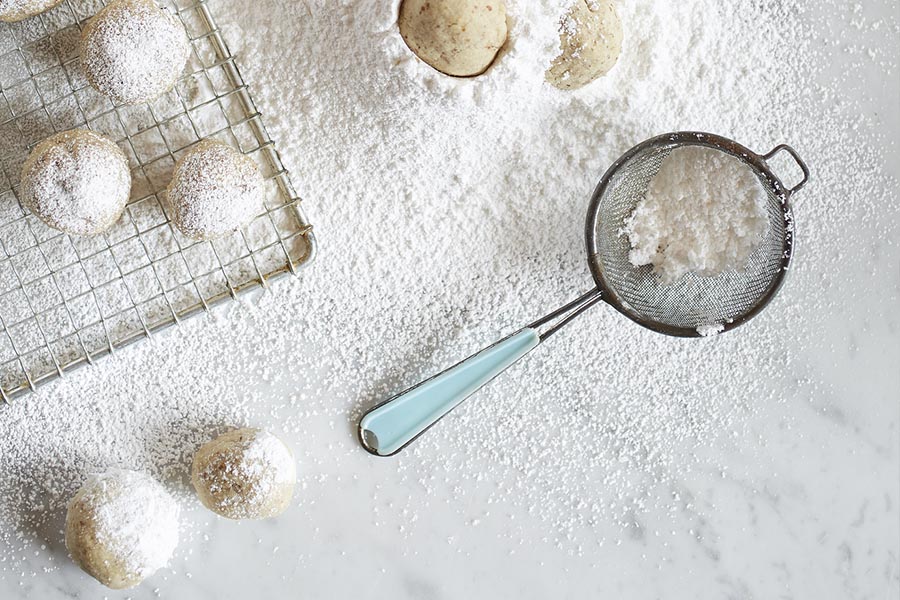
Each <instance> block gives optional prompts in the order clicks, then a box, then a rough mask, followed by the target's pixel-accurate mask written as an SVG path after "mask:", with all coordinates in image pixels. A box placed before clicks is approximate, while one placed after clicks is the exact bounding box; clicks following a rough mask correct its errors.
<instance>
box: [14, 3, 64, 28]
mask: <svg viewBox="0 0 900 600" xmlns="http://www.w3.org/2000/svg"><path fill="white" fill-rule="evenodd" d="M61 2H62V0H0V21H4V22H6V23H15V22H16V21H22V20H24V19H27V18H28V17H33V16H35V15H39V14H41V13H42V12H45V11H48V10H50V9H51V8H54V7H56V6H59V4H60V3H61Z"/></svg>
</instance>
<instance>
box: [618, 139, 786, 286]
mask: <svg viewBox="0 0 900 600" xmlns="http://www.w3.org/2000/svg"><path fill="white" fill-rule="evenodd" d="M767 200H768V196H767V194H766V190H765V189H764V188H763V187H762V184H761V183H760V181H759V179H757V177H756V175H755V174H754V173H753V171H752V170H751V169H750V168H749V167H748V166H746V165H745V164H743V163H742V162H741V161H739V160H738V159H736V158H734V157H732V156H729V155H727V154H725V153H724V152H721V151H719V150H715V149H712V148H706V147H703V146H687V147H682V148H677V149H675V150H674V151H672V153H671V154H669V155H668V156H667V157H666V159H665V160H664V161H663V164H662V166H661V167H660V170H659V173H657V174H656V176H655V177H654V178H653V180H652V181H651V182H650V187H649V188H648V189H647V196H646V198H644V199H643V200H642V201H641V202H639V203H638V205H637V207H636V208H635V210H634V212H633V213H632V214H631V216H630V217H628V218H627V219H626V221H625V228H624V230H623V234H625V235H627V236H628V239H629V241H630V242H631V248H632V249H631V252H630V253H629V255H628V258H629V260H630V261H631V264H633V265H634V266H636V267H642V266H645V265H653V271H654V272H655V273H656V274H657V275H659V278H660V280H661V281H662V283H663V284H672V283H675V282H676V281H678V280H679V279H681V278H682V277H684V276H685V275H687V274H688V273H696V274H698V275H701V276H705V277H714V276H716V275H719V274H721V273H723V272H725V271H726V270H729V269H736V270H740V269H742V268H743V266H744V265H745V263H746V262H747V258H748V257H749V256H750V254H751V253H753V251H754V250H756V248H758V247H759V244H760V242H762V239H763V236H764V235H765V234H766V231H767V230H768V226H769V220H768V216H767V212H766V204H767Z"/></svg>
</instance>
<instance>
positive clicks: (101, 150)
mask: <svg viewBox="0 0 900 600" xmlns="http://www.w3.org/2000/svg"><path fill="white" fill-rule="evenodd" d="M130 196H131V170H130V169H129V167H128V159H127V158H126V157H125V154H124V153H123V152H122V150H121V149H120V148H119V147H118V146H116V144H115V143H113V142H112V141H111V140H109V139H107V138H105V137H103V136H101V135H98V134H96V133H94V132H93V131H88V130H86V129H73V130H71V131H64V132H62V133H57V134H55V135H52V136H50V137H49V138H47V139H45V140H44V141H43V142H41V143H40V144H38V145H37V147H36V148H35V149H34V150H33V151H32V152H31V154H30V155H29V156H28V159H27V160H26V161H25V165H24V166H23V167H22V186H21V191H20V200H21V202H22V205H23V206H24V207H25V208H27V209H28V210H30V211H31V212H32V213H34V215H35V216H36V217H37V218H39V219H40V220H41V221H43V222H44V223H45V224H46V225H47V226H48V227H52V228H53V229H58V230H60V231H63V232H65V233H68V234H71V235H76V236H93V235H98V234H100V233H103V232H104V231H106V230H107V229H109V228H110V227H112V226H113V225H114V224H115V223H116V221H118V220H119V217H121V216H122V211H124V210H125V205H126V204H127V203H128V198H129V197H130Z"/></svg>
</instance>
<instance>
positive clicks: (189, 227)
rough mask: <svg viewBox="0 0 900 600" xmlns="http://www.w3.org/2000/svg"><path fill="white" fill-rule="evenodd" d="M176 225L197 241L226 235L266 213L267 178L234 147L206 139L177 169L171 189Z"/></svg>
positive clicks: (171, 203)
mask: <svg viewBox="0 0 900 600" xmlns="http://www.w3.org/2000/svg"><path fill="white" fill-rule="evenodd" d="M168 196H169V204H170V205H171V206H172V210H173V211H174V217H173V221H174V222H175V226H176V227H178V229H179V230H180V231H181V232H182V233H183V234H184V235H186V236H188V237H190V238H193V239H196V240H209V239H215V238H218V237H222V236H224V235H226V234H228V233H231V232H233V231H236V230H238V229H240V228H241V227H243V226H245V225H247V224H248V223H250V222H251V221H252V220H253V219H254V218H255V217H257V216H258V215H260V214H262V212H263V210H264V206H263V178H262V175H261V174H260V172H259V168H258V167H257V166H256V163H254V162H253V160H252V159H251V158H249V157H247V156H244V155H243V154H241V153H240V152H238V151H237V150H235V149H234V148H232V147H231V146H229V145H227V144H223V143H222V142H216V141H213V140H204V141H202V142H200V143H198V144H197V145H196V146H194V147H193V148H191V149H190V150H188V152H187V153H186V154H185V155H184V156H182V157H181V159H180V160H179V161H178V164H177V165H175V174H174V175H173V176H172V181H171V183H169V188H168Z"/></svg>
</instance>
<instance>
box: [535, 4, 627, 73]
mask: <svg viewBox="0 0 900 600" xmlns="http://www.w3.org/2000/svg"><path fill="white" fill-rule="evenodd" d="M559 39H560V48H561V50H562V52H561V53H560V55H559V56H557V57H556V59H555V60H554V61H553V64H552V65H550V69H548V70H547V76H546V77H547V81H548V82H549V83H550V84H551V85H553V86H554V87H557V88H559V89H561V90H574V89H578V88H580V87H584V86H586V85H587V84H589V83H591V82H592V81H594V80H595V79H597V78H598V77H601V76H603V75H606V74H607V73H608V72H609V70H610V69H612V68H613V66H615V64H616V61H617V60H618V59H619V53H620V52H621V51H622V22H621V21H620V20H619V15H618V13H617V12H616V7H615V4H614V3H613V0H577V1H576V2H575V4H574V5H573V6H572V8H571V10H569V12H568V14H567V15H566V16H565V17H563V20H562V24H561V27H560V33H559Z"/></svg>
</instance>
